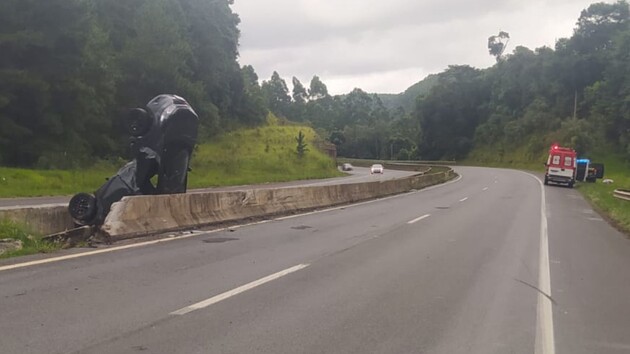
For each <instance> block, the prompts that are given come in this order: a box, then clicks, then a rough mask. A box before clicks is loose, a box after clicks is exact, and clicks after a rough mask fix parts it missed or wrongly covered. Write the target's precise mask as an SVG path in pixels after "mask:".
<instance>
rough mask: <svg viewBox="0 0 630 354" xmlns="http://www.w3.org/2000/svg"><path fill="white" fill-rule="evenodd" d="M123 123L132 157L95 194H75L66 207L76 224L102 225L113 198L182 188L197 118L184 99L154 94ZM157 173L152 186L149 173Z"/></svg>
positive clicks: (195, 137)
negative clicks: (128, 138)
mask: <svg viewBox="0 0 630 354" xmlns="http://www.w3.org/2000/svg"><path fill="white" fill-rule="evenodd" d="M126 125H127V129H128V131H129V134H130V135H131V138H130V145H131V151H132V155H133V156H134V159H133V160H132V161H131V162H129V163H127V164H126V165H125V166H123V167H122V168H121V169H120V170H119V171H118V173H116V175H114V176H112V177H111V178H109V179H108V180H107V182H106V183H105V184H104V185H102V186H101V187H100V188H99V189H98V190H97V191H96V192H94V194H93V195H92V194H88V193H79V194H76V195H75V196H74V197H72V199H71V200H70V204H69V205H68V210H69V212H70V215H71V216H72V218H73V220H74V222H75V223H76V224H78V225H95V226H99V225H102V224H103V222H104V221H105V217H106V216H107V214H108V213H109V210H110V207H111V205H112V204H113V203H115V202H117V201H119V200H121V199H122V198H123V197H125V196H130V195H152V194H175V193H186V187H187V184H188V171H189V167H190V157H191V155H192V151H193V148H194V146H195V144H196V142H197V129H198V125H199V118H198V116H197V114H196V113H195V111H194V110H193V109H192V107H191V106H190V105H189V104H188V102H186V100H185V99H183V98H181V97H179V96H176V95H159V96H157V97H155V98H154V99H152V100H151V101H149V103H148V104H147V106H146V108H136V109H133V110H131V111H130V113H129V114H128V116H127V118H126ZM155 175H157V185H156V186H154V185H153V183H151V178H153V177H154V176H155Z"/></svg>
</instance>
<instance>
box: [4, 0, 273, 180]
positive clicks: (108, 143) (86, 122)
mask: <svg viewBox="0 0 630 354" xmlns="http://www.w3.org/2000/svg"><path fill="white" fill-rule="evenodd" d="M231 3H232V0H215V1H205V0H125V1H120V0H46V1H41V0H3V1H2V2H0V53H2V55H1V56H0V164H1V165H5V166H27V167H33V166H35V167H42V168H53V167H56V168H65V167H74V166H81V165H84V164H86V163H89V161H91V160H94V159H95V158H108V157H115V156H121V155H124V154H125V151H124V147H125V145H126V144H125V140H124V139H125V137H124V134H121V131H122V129H121V126H120V125H121V120H122V117H123V116H124V114H125V112H126V111H127V110H128V109H129V108H131V107H137V106H142V105H144V104H145V103H146V102H148V100H149V99H151V98H152V97H154V96H156V95H157V94H160V93H176V94H179V95H181V96H183V97H185V98H186V99H187V100H188V101H190V103H191V104H192V106H193V107H194V108H195V110H196V111H197V113H198V114H199V116H200V118H201V125H202V135H203V138H207V137H209V136H212V135H215V134H218V133H220V132H221V131H225V130H229V129H231V127H235V126H242V125H255V124H259V123H260V122H262V121H264V119H265V117H266V114H267V109H266V108H265V106H264V103H263V100H262V96H261V94H260V87H259V85H258V81H257V80H258V78H257V77H256V75H255V72H254V71H253V68H251V67H243V68H241V67H240V66H239V65H238V63H237V61H236V59H237V56H238V40H239V30H238V24H239V18H238V16H237V15H236V14H234V13H233V12H232V10H231V8H230V4H231Z"/></svg>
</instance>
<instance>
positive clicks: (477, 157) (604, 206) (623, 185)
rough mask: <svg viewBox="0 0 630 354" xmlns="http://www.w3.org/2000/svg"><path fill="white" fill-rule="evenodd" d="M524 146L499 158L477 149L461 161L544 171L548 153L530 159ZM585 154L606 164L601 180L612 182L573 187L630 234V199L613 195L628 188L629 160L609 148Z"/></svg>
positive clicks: (621, 229)
mask: <svg viewBox="0 0 630 354" xmlns="http://www.w3.org/2000/svg"><path fill="white" fill-rule="evenodd" d="M524 149H525V148H519V149H515V150H514V151H511V152H509V153H506V154H504V155H503V156H502V157H498V156H497V153H496V151H495V150H492V149H485V148H478V149H475V150H474V151H473V152H472V153H471V154H470V157H469V158H468V159H466V160H465V161H462V162H461V164H463V165H468V166H485V167H503V168H515V169H520V170H528V171H535V172H543V171H544V166H543V162H544V161H545V160H546V158H547V155H546V154H544V155H541V156H540V157H539V158H537V159H536V160H532V159H531V158H528V157H526V156H527V154H525V153H524V152H523V151H524ZM584 157H588V158H589V159H590V160H591V161H592V162H598V163H603V164H604V166H605V175H604V179H611V180H613V183H612V184H604V183H602V180H597V182H595V183H587V182H580V183H577V184H576V188H577V189H578V190H579V191H580V192H581V193H582V194H583V195H584V196H585V197H586V199H587V200H588V201H589V202H590V203H591V204H592V205H593V207H594V208H595V209H597V210H598V211H599V212H600V213H602V214H603V215H604V216H605V217H607V218H608V220H609V221H610V222H612V223H613V225H615V226H616V227H617V228H618V229H619V230H620V231H622V232H624V233H625V234H626V235H630V202H628V201H625V200H620V199H617V198H615V197H613V191H614V190H615V189H630V163H628V162H627V161H626V160H625V159H624V157H623V155H622V154H615V153H613V152H611V151H610V150H607V151H600V152H597V153H594V154H593V155H590V156H584Z"/></svg>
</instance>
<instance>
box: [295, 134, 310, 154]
mask: <svg viewBox="0 0 630 354" xmlns="http://www.w3.org/2000/svg"><path fill="white" fill-rule="evenodd" d="M295 141H296V142H297V146H296V147H295V150H296V152H297V156H298V158H300V159H301V158H302V157H304V154H306V152H307V151H308V148H307V146H308V144H307V143H306V140H305V138H304V133H302V131H301V130H300V132H299V133H298V136H297V137H296V138H295Z"/></svg>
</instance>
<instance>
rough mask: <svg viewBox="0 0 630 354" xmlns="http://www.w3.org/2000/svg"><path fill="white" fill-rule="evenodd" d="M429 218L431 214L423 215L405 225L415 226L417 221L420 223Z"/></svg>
mask: <svg viewBox="0 0 630 354" xmlns="http://www.w3.org/2000/svg"><path fill="white" fill-rule="evenodd" d="M429 216H431V214H425V215H422V216H420V217H418V218H415V219H413V220H410V221H407V224H410V225H411V224H415V223H417V222H418V221H420V220H423V219H426V218H428V217H429Z"/></svg>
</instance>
